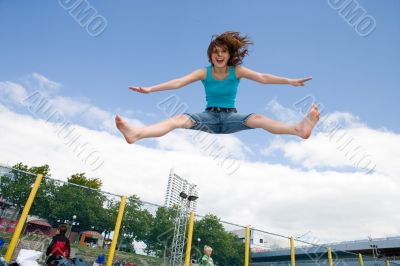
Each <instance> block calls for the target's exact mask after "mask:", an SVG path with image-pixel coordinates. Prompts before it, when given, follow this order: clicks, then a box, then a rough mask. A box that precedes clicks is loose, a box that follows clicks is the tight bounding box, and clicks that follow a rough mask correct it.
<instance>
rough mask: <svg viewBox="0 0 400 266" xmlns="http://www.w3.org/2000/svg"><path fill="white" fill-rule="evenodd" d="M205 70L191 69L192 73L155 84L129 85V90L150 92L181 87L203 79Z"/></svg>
mask: <svg viewBox="0 0 400 266" xmlns="http://www.w3.org/2000/svg"><path fill="white" fill-rule="evenodd" d="M204 75H205V71H204V69H198V70H195V71H193V72H192V73H190V74H188V75H186V76H183V77H181V78H177V79H173V80H170V81H167V82H164V83H161V84H158V85H155V86H151V87H138V86H132V87H129V89H130V90H133V91H137V92H141V93H150V92H156V91H164V90H175V89H179V88H182V87H184V86H186V85H188V84H190V83H193V82H195V81H198V80H201V79H204Z"/></svg>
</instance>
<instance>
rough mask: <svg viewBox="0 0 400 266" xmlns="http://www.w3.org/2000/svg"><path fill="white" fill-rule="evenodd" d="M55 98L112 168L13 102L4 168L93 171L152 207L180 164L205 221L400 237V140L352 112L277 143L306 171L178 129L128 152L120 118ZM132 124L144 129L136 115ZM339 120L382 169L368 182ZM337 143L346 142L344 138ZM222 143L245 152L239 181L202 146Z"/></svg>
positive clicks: (229, 146)
mask: <svg viewBox="0 0 400 266" xmlns="http://www.w3.org/2000/svg"><path fill="white" fill-rule="evenodd" d="M0 84H3V87H1V86H0V93H3V95H7V97H6V98H7V99H8V100H7V101H17V102H20V100H21V98H25V97H26V94H27V92H26V91H27V90H26V89H24V88H23V87H22V86H20V85H18V84H15V83H12V84H11V83H10V82H8V83H7V82H2V83H0ZM10 84H11V85H10ZM5 85H7V86H5ZM4 86H5V87H4ZM10 88H16V89H15V90H14V89H10ZM3 99H5V98H3V97H2V100H3ZM49 99H50V101H51V104H52V105H53V106H54V108H56V109H57V110H59V111H60V112H62V113H63V114H64V115H65V117H66V119H67V120H69V119H71V121H79V122H76V123H75V124H74V125H72V127H73V129H74V130H75V131H74V133H73V134H76V135H79V136H80V140H79V141H81V143H82V142H87V143H88V146H89V147H90V148H91V149H92V150H95V151H96V152H97V154H98V156H99V157H101V159H102V160H104V164H102V165H101V167H100V168H99V169H97V170H94V168H93V167H92V166H91V165H88V164H87V163H86V164H85V162H84V160H82V158H80V157H79V156H77V155H76V154H77V153H76V152H74V151H73V148H71V147H70V146H68V144H66V143H68V142H69V140H68V139H65V135H66V134H58V135H57V134H56V133H55V129H56V127H55V126H54V125H52V124H50V123H49V122H46V121H44V120H43V119H38V118H33V117H32V116H31V115H24V114H18V113H16V112H15V111H12V109H10V108H9V105H7V106H4V105H0V132H3V134H2V135H1V138H0V147H1V149H0V162H5V163H8V164H14V163H17V162H24V163H26V164H29V165H41V164H49V165H50V166H51V167H52V175H53V176H54V177H55V178H59V179H66V177H68V176H69V175H71V174H73V173H77V172H86V173H88V176H91V177H99V178H101V180H102V181H103V184H104V185H103V189H104V190H106V191H110V192H113V193H119V194H125V195H130V194H132V193H135V194H137V195H139V196H140V197H141V198H142V199H143V200H146V201H150V202H156V203H159V204H162V203H163V200H164V196H165V190H166V185H167V178H168V173H169V170H170V168H171V167H174V168H175V169H176V172H177V173H178V174H179V175H180V176H183V177H185V178H187V179H189V180H191V181H192V182H194V183H196V184H197V185H198V188H199V193H200V199H199V213H201V214H205V213H208V212H212V213H215V214H217V215H218V216H219V217H221V218H222V219H224V220H228V221H232V222H236V223H239V224H243V225H245V224H251V225H252V226H253V227H257V228H261V229H266V230H267V231H272V232H277V233H282V234H286V235H295V236H297V235H301V234H303V233H305V232H307V231H312V234H313V235H316V236H318V237H319V238H320V239H321V241H335V240H345V239H355V238H365V236H367V235H372V236H373V237H379V236H388V235H396V234H400V231H399V229H398V226H397V224H398V223H399V222H400V216H399V215H397V213H399V211H400V209H399V207H398V204H397V202H398V201H399V200H400V194H399V193H397V191H398V190H399V189H400V181H399V179H398V178H397V177H398V173H399V170H397V169H396V167H395V164H396V162H397V161H398V159H399V152H398V151H399V150H400V149H399V148H400V147H399V146H398V145H399V143H400V141H399V135H398V134H395V133H393V132H389V131H385V130H375V129H370V128H368V127H367V126H366V125H364V124H363V123H361V122H360V121H359V119H358V118H356V117H354V116H353V115H352V114H350V113H340V112H337V113H333V114H331V116H330V117H327V119H326V120H324V121H323V122H321V125H323V126H321V128H320V129H319V130H320V131H319V132H316V134H314V135H313V136H312V138H310V139H309V140H307V141H303V142H302V141H283V140H284V139H283V138H277V139H276V140H275V141H273V142H272V143H271V145H270V146H269V147H267V148H266V149H265V150H264V152H266V153H268V154H269V155H273V154H275V153H276V151H282V152H283V154H284V156H285V157H286V158H287V159H288V161H291V162H294V163H296V164H299V166H302V167H303V168H293V166H289V165H280V164H271V163H268V162H252V161H250V160H247V158H248V156H247V155H249V154H252V153H253V151H251V150H250V149H248V148H247V147H246V145H245V143H243V142H242V141H241V140H240V139H238V138H237V137H236V136H235V135H226V136H225V135H209V134H207V133H201V134H199V135H198V138H200V137H204V136H209V139H208V141H203V142H202V141H199V140H198V138H193V135H194V134H195V133H196V132H194V131H193V132H191V131H189V130H177V131H174V132H171V133H170V134H167V135H166V136H164V137H161V138H157V139H155V140H154V141H156V144H157V146H156V148H148V147H145V146H142V145H141V143H140V142H139V143H137V144H135V145H128V144H126V143H125V141H124V140H123V139H122V137H120V136H119V135H115V134H114V133H115V126H114V119H113V118H114V117H113V116H114V115H113V112H112V111H109V110H104V109H102V108H100V107H98V106H95V105H93V104H92V103H90V101H89V100H86V99H74V98H68V97H65V96H61V95H58V96H53V97H50V98H49ZM2 102H4V101H2ZM270 107H271V108H272V109H271V110H275V112H276V113H279V114H283V116H282V117H280V118H281V119H282V120H285V121H287V120H291V119H294V118H296V114H295V113H294V112H293V111H292V110H290V109H288V108H285V107H283V106H282V105H280V104H279V103H278V102H277V101H275V102H271V104H270ZM126 113H129V111H127V112H126ZM38 117H39V116H38ZM42 118H43V117H42ZM129 121H130V122H132V123H136V125H139V126H140V125H143V123H142V122H140V121H138V120H134V119H132V118H130V119H129ZM338 121H339V122H340V123H339V124H340V125H345V127H344V128H339V129H338V130H337V133H343V132H347V133H348V134H350V135H349V136H354V138H355V140H356V141H357V143H359V144H360V145H361V146H362V147H363V148H365V150H366V151H368V153H370V154H371V158H373V159H374V162H376V164H377V168H376V169H377V171H376V172H374V173H372V174H369V175H365V174H363V173H360V172H354V171H352V170H351V171H346V169H343V167H345V166H349V162H348V161H347V160H346V158H345V157H344V156H343V154H342V153H341V152H340V151H338V148H337V147H336V146H337V145H338V144H340V142H337V143H334V142H332V140H330V139H329V135H327V132H331V131H329V129H332V128H333V127H332V125H334V124H335V123H336V124H337V122H338ZM78 123H79V125H78ZM342 131H343V132H342ZM332 136H336V138H337V139H338V138H339V136H340V135H339V134H338V135H332ZM212 139H215V140H216V143H217V145H216V147H217V149H218V147H222V149H223V150H224V151H225V152H226V153H227V154H229V153H232V154H235V155H236V156H235V158H236V160H233V159H232V158H230V161H231V162H235V163H236V165H238V166H239V168H238V170H237V171H236V172H234V173H233V174H231V175H228V174H227V171H226V167H227V165H228V164H227V163H225V161H223V158H222V160H221V157H219V158H218V160H215V159H214V157H213V156H212V155H211V156H210V153H209V152H207V149H204V148H202V147H203V146H204V143H210V140H212ZM331 139H335V138H334V137H332V138H331ZM342 139H343V137H342ZM206 140H207V139H206ZM199 144H200V145H199ZM335 145H336V146H335ZM342 145H343V144H342ZM221 165H222V166H221ZM304 167H305V168H304ZM324 167H325V168H326V167H329V169H330V170H326V169H324ZM337 170H341V171H340V172H339V171H337Z"/></svg>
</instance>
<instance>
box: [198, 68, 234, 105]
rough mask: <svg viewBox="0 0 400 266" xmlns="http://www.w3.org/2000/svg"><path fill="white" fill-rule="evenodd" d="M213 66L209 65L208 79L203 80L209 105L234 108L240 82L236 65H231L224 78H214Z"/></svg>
mask: <svg viewBox="0 0 400 266" xmlns="http://www.w3.org/2000/svg"><path fill="white" fill-rule="evenodd" d="M211 68H212V65H209V66H207V76H206V79H205V80H202V81H201V82H202V83H203V85H204V89H205V93H206V101H207V107H224V108H234V107H235V104H236V94H237V88H238V85H239V82H240V79H238V78H237V77H236V75H235V67H234V66H229V74H228V76H227V77H226V78H225V79H224V80H216V79H214V78H213V76H212V72H211Z"/></svg>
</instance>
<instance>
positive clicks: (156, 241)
mask: <svg viewBox="0 0 400 266" xmlns="http://www.w3.org/2000/svg"><path fill="white" fill-rule="evenodd" d="M176 215H177V208H165V207H159V208H158V209H157V211H156V215H155V217H154V219H153V223H152V224H151V229H150V232H149V235H148V237H147V239H146V240H145V243H146V246H147V248H146V249H147V251H148V252H154V253H155V254H156V256H158V257H163V256H166V255H168V254H166V252H167V249H168V248H170V247H171V245H172V240H173V236H174V221H175V218H176Z"/></svg>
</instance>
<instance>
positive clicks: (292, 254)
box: [290, 236, 296, 266]
mask: <svg viewBox="0 0 400 266" xmlns="http://www.w3.org/2000/svg"><path fill="white" fill-rule="evenodd" d="M290 259H291V262H292V265H291V266H296V258H295V254H294V239H293V236H291V237H290Z"/></svg>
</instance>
